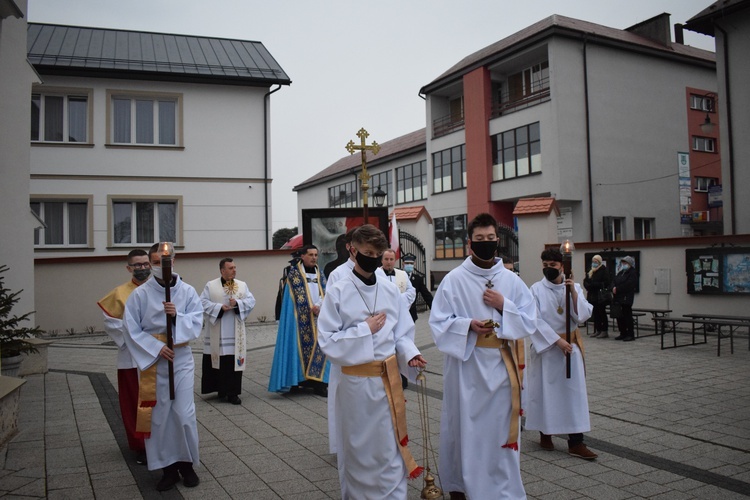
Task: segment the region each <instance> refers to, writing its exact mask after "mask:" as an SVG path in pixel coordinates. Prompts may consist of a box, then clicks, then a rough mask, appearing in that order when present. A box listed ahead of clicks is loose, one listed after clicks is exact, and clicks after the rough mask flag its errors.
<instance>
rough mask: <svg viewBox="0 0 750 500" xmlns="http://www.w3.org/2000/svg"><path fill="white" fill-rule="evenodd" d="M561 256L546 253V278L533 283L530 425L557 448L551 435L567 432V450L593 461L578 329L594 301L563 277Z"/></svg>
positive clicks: (528, 385)
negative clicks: (534, 323) (586, 436)
mask: <svg viewBox="0 0 750 500" xmlns="http://www.w3.org/2000/svg"><path fill="white" fill-rule="evenodd" d="M562 260H563V257H562V253H560V250H557V249H554V248H552V249H547V250H545V251H544V252H542V272H543V273H544V278H543V279H542V280H540V281H538V282H536V283H534V284H533V285H531V293H532V294H533V295H534V298H535V299H536V303H537V307H538V313H537V329H538V331H537V332H536V333H535V334H534V335H532V337H531V347H530V349H529V355H528V359H527V364H526V400H525V407H526V429H529V430H535V431H539V434H540V446H541V447H542V449H544V450H548V451H552V450H554V449H555V445H554V443H553V442H552V435H553V434H568V453H569V454H570V455H572V456H574V457H579V458H583V459H585V460H594V459H595V458H596V457H597V455H596V453H594V452H592V451H591V450H589V449H588V448H587V447H586V445H585V444H584V443H583V433H584V432H588V431H590V430H591V424H590V422H589V402H588V396H587V394H586V372H585V367H584V359H583V355H584V349H583V339H582V338H581V336H580V334H579V331H578V325H579V324H580V323H582V322H584V321H586V320H587V319H589V318H590V317H591V313H592V311H593V306H592V305H591V304H590V303H589V302H588V300H586V298H585V297H584V293H583V290H582V289H581V286H580V285H579V284H578V283H575V282H574V281H573V279H572V276H570V277H567V278H564V276H563V264H562ZM563 280H564V281H563ZM566 285H570V286H571V294H570V295H571V301H570V305H569V307H568V310H569V313H570V325H571V327H570V328H571V341H572V345H571V344H569V343H568V342H566V341H565V331H566V328H567V327H566V320H565V309H566V307H565V287H566ZM555 337H556V338H555ZM566 353H570V378H566V369H565V365H566V360H565V354H566Z"/></svg>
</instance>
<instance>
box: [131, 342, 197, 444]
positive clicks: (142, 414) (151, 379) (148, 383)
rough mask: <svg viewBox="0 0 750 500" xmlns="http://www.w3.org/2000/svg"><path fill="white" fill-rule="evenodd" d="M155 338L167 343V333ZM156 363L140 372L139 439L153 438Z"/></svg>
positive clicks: (137, 429) (136, 423)
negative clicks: (152, 419) (152, 417)
mask: <svg viewBox="0 0 750 500" xmlns="http://www.w3.org/2000/svg"><path fill="white" fill-rule="evenodd" d="M154 337H155V338H157V339H158V340H161V341H162V342H164V344H166V343H167V334H166V333H157V334H156V335H154ZM188 344H189V342H183V343H182V344H177V345H175V346H174V347H175V348H177V347H185V346H186V345H188ZM158 363H159V361H158V360H157V361H156V363H154V364H153V365H151V366H149V367H148V368H146V369H145V370H142V371H141V372H140V380H139V382H138V412H137V414H136V419H135V435H136V436H137V437H140V438H143V439H148V438H150V437H151V413H152V411H153V408H154V406H156V365H157V364H158Z"/></svg>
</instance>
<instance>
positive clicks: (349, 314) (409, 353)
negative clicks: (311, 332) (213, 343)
mask: <svg viewBox="0 0 750 500" xmlns="http://www.w3.org/2000/svg"><path fill="white" fill-rule="evenodd" d="M385 248H387V242H386V239H385V236H384V235H383V233H382V232H381V231H380V230H379V229H377V228H375V227H374V226H372V225H369V224H367V225H364V226H362V227H360V228H358V229H357V230H356V231H355V232H354V234H353V236H352V246H351V252H352V253H353V255H354V258H355V261H356V264H355V267H354V270H353V272H352V273H351V276H346V277H344V278H342V279H341V280H339V281H338V282H336V284H335V285H334V286H333V287H332V288H329V289H328V293H327V294H326V299H325V300H324V301H323V307H322V309H321V312H320V316H319V318H318V343H319V344H320V347H321V349H322V350H323V352H324V353H325V354H326V355H327V356H328V358H329V359H330V360H331V363H332V365H333V366H334V367H336V368H338V369H339V370H340V372H339V375H338V377H337V378H336V379H335V382H334V379H333V378H332V379H331V385H330V386H329V389H330V396H329V400H328V418H329V421H333V422H334V426H333V433H332V434H331V436H330V437H331V441H332V442H333V441H334V440H335V442H336V443H337V460H338V470H339V480H340V483H341V497H342V499H344V500H350V499H357V500H360V499H383V498H389V499H391V498H393V499H406V497H407V482H406V481H407V478H408V477H417V476H418V475H419V474H420V473H421V471H422V468H421V467H419V466H417V464H416V462H415V461H414V459H413V457H412V456H411V453H410V452H409V450H408V447H407V443H408V434H407V433H406V420H405V417H406V410H405V404H404V396H403V391H402V389H401V378H400V377H399V366H400V367H401V370H402V371H409V368H408V367H412V368H411V372H410V375H411V376H412V378H413V377H414V376H415V375H416V371H415V369H416V367H424V366H425V365H426V361H425V360H424V358H423V357H422V355H421V354H420V353H419V350H418V349H417V347H416V346H415V345H414V342H413V340H412V339H413V335H414V322H413V321H412V320H411V316H410V315H409V308H408V307H407V306H406V304H405V303H404V302H403V301H402V300H401V298H400V295H401V294H400V292H399V290H398V288H397V287H396V286H394V285H393V284H391V283H390V282H388V281H387V279H385V278H384V277H383V276H381V275H379V274H376V273H375V271H376V269H377V267H378V265H379V260H380V259H379V257H380V256H381V255H382V252H383V250H385ZM331 396H333V397H331Z"/></svg>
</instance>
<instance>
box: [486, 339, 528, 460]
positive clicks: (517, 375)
mask: <svg viewBox="0 0 750 500" xmlns="http://www.w3.org/2000/svg"><path fill="white" fill-rule="evenodd" d="M512 342H513V341H512V340H506V339H499V338H497V337H496V336H495V335H494V334H489V335H478V336H477V347H481V348H485V349H500V354H501V355H502V357H503V362H504V363H505V369H506V370H508V379H510V401H511V410H510V429H508V442H507V443H505V444H504V445H503V448H511V449H513V450H515V451H518V431H519V420H520V416H521V371H520V370H519V368H518V359H517V358H516V354H517V353H516V351H515V349H514V348H513V347H511V343H512Z"/></svg>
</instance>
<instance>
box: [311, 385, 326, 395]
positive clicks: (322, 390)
mask: <svg viewBox="0 0 750 500" xmlns="http://www.w3.org/2000/svg"><path fill="white" fill-rule="evenodd" d="M313 392H314V393H315V395H316V396H321V397H324V398H327V397H328V386H327V385H326V384H320V385H316V386H315V389H313Z"/></svg>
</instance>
